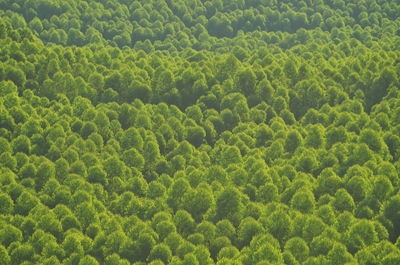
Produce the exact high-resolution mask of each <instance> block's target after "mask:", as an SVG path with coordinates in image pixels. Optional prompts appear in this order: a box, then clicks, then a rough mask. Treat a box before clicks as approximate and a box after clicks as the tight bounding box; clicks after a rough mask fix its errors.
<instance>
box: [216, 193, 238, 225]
mask: <svg viewBox="0 0 400 265" xmlns="http://www.w3.org/2000/svg"><path fill="white" fill-rule="evenodd" d="M243 206H244V205H243V203H242V201H241V194H240V192H239V191H238V190H237V189H236V188H234V187H227V188H226V189H224V190H223V191H222V192H221V193H220V194H219V195H218V196H217V200H216V217H217V219H218V220H222V219H228V220H230V221H231V222H233V223H235V224H236V223H238V222H239V220H240V217H241V215H242V211H243Z"/></svg>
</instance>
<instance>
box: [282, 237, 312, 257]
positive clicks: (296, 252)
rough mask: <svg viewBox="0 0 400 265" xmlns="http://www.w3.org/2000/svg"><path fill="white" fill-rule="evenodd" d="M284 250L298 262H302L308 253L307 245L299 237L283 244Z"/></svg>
mask: <svg viewBox="0 0 400 265" xmlns="http://www.w3.org/2000/svg"><path fill="white" fill-rule="evenodd" d="M285 250H286V251H289V252H290V253H292V254H293V256H294V257H295V258H296V260H297V261H299V262H304V261H305V260H306V259H307V258H308V255H309V253H310V249H309V248H308V246H307V243H306V242H305V241H304V240H303V239H302V238H300V237H293V238H291V239H289V240H288V241H287V242H286V244H285Z"/></svg>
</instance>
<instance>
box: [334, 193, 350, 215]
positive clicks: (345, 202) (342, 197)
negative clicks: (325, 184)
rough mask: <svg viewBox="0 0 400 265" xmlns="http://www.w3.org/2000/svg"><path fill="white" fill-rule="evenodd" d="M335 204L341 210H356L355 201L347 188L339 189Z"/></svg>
mask: <svg viewBox="0 0 400 265" xmlns="http://www.w3.org/2000/svg"><path fill="white" fill-rule="evenodd" d="M333 206H334V207H335V208H336V209H337V210H339V211H349V212H352V211H353V210H354V207H355V203H354V200H353V198H352V197H351V195H350V194H349V193H348V192H347V191H346V190H345V189H339V190H337V191H336V193H335V199H334V201H333Z"/></svg>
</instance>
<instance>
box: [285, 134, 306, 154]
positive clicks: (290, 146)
mask: <svg viewBox="0 0 400 265" xmlns="http://www.w3.org/2000/svg"><path fill="white" fill-rule="evenodd" d="M302 143H303V137H302V136H301V135H300V133H299V132H298V131H294V130H292V131H290V132H289V133H288V134H287V136H286V138H285V151H286V152H289V153H293V152H294V151H295V150H296V149H297V148H298V147H299V146H301V145H302Z"/></svg>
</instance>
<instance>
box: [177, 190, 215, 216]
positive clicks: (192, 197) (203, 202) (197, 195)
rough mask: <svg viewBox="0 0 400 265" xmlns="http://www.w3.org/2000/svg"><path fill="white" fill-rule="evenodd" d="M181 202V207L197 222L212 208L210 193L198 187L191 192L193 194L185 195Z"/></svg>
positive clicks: (212, 198) (212, 199) (212, 200)
mask: <svg viewBox="0 0 400 265" xmlns="http://www.w3.org/2000/svg"><path fill="white" fill-rule="evenodd" d="M182 202H183V203H182V207H183V208H184V209H185V210H186V211H188V212H189V213H190V214H191V215H192V216H193V218H194V219H195V220H196V221H197V222H198V221H200V220H201V219H202V217H203V215H204V214H205V213H206V212H207V211H208V210H209V209H210V208H211V207H212V206H213V204H214V197H213V195H212V194H211V192H210V191H208V190H206V189H204V188H201V187H199V188H197V189H195V190H193V192H187V193H185V195H184V197H183V199H182Z"/></svg>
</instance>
